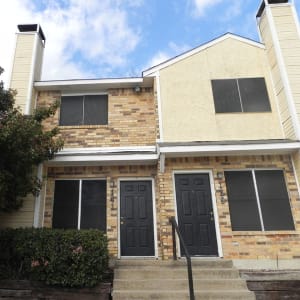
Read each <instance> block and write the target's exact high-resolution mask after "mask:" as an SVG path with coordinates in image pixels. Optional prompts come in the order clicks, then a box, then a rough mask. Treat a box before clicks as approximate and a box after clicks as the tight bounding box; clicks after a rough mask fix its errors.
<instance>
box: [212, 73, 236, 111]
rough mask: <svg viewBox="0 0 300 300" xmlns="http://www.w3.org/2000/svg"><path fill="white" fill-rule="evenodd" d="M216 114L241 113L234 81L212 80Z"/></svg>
mask: <svg viewBox="0 0 300 300" xmlns="http://www.w3.org/2000/svg"><path fill="white" fill-rule="evenodd" d="M212 89H213V95H214V100H215V109H216V113H222V112H241V111H242V108H241V103H240V97H239V92H238V87H237V81H236V80H235V79H225V80H212Z"/></svg>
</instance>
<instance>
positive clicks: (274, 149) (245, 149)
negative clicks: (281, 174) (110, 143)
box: [159, 142, 300, 157]
mask: <svg viewBox="0 0 300 300" xmlns="http://www.w3.org/2000/svg"><path fill="white" fill-rule="evenodd" d="M299 149H300V142H290V143H268V144H246V145H237V144H232V145H182V146H179V145H178V146H176V145H174V146H163V145H160V146H159V152H160V153H162V154H165V155H166V157H179V156H225V155H226V156H234V155H272V154H291V153H293V152H295V151H297V150H299Z"/></svg>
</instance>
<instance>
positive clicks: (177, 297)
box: [113, 290, 255, 300]
mask: <svg viewBox="0 0 300 300" xmlns="http://www.w3.org/2000/svg"><path fill="white" fill-rule="evenodd" d="M195 298H196V299H197V300H202V299H203V300H255V295H254V293H251V292H249V291H245V290H234V291H220V292H217V291H207V290H203V291H195ZM145 299H161V300H189V299H190V298H189V293H188V291H184V290H178V291H175V292H174V291H149V290H140V291H138V290H137V291H135V292H134V293H132V292H128V291H121V292H118V291H115V290H114V291H113V300H145Z"/></svg>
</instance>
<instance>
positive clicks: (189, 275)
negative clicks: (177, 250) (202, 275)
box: [186, 257, 195, 300]
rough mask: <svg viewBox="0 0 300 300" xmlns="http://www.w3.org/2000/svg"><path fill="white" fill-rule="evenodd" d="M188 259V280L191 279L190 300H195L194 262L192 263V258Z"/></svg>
mask: <svg viewBox="0 0 300 300" xmlns="http://www.w3.org/2000/svg"><path fill="white" fill-rule="evenodd" d="M186 259H187V265H188V279H189V290H190V299H191V300H195V294H194V283H193V272H192V262H191V258H190V257H187V258H186Z"/></svg>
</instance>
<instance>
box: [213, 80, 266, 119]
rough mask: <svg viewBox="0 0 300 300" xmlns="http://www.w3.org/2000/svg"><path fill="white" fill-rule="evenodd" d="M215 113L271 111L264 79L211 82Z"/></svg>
mask: <svg viewBox="0 0 300 300" xmlns="http://www.w3.org/2000/svg"><path fill="white" fill-rule="evenodd" d="M211 84H212V90H213V96H214V102H215V110H216V113H231V112H266V111H271V106H270V101H269V96H268V92H267V87H266V83H265V79H264V78H239V79H218V80H212V81H211Z"/></svg>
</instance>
